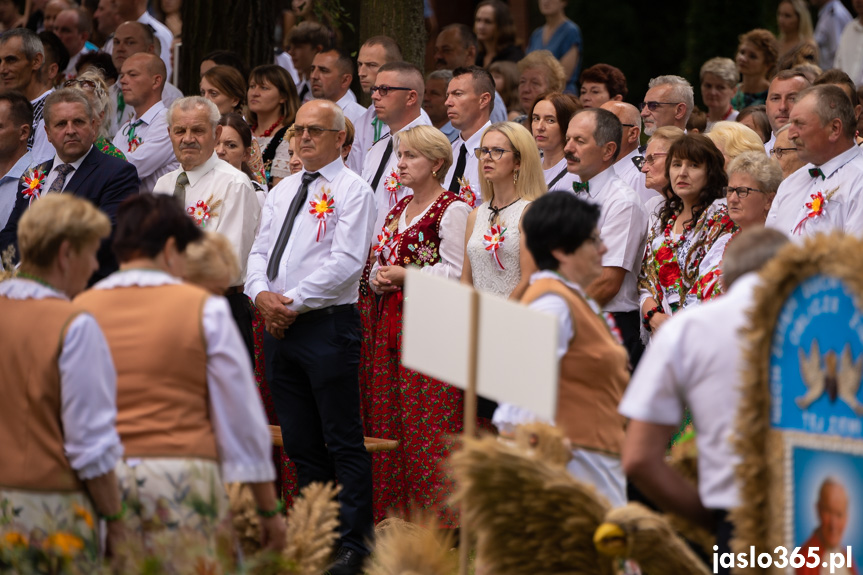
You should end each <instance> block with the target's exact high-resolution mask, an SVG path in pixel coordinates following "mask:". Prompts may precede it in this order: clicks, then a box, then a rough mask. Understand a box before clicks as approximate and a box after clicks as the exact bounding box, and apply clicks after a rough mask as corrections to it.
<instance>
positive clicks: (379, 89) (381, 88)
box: [371, 86, 413, 98]
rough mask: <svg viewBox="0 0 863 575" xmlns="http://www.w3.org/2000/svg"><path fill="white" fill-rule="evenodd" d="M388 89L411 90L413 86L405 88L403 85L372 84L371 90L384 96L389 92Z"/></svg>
mask: <svg viewBox="0 0 863 575" xmlns="http://www.w3.org/2000/svg"><path fill="white" fill-rule="evenodd" d="M390 90H407V91H410V90H413V88H405V87H404V86H372V89H371V92H372V94H374V93H375V92H380V93H381V98H386V97H387V94H389V93H390Z"/></svg>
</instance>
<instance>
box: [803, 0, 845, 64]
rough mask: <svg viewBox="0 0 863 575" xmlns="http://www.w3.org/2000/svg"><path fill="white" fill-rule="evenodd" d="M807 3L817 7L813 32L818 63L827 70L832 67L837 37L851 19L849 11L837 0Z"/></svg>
mask: <svg viewBox="0 0 863 575" xmlns="http://www.w3.org/2000/svg"><path fill="white" fill-rule="evenodd" d="M809 3H810V4H812V5H813V6H815V7H817V8H818V20H817V23H816V24H815V33H814V37H815V43H816V44H818V65H819V66H820V67H821V69H822V70H827V69H829V68H833V59H834V58H835V56H836V48H837V47H838V46H839V37H840V36H841V35H842V30H844V29H845V26H847V25H848V23H849V22H850V21H851V20H852V18H851V13H850V12H849V11H848V9H847V8H845V6H843V5H842V2H840V1H839V0H809Z"/></svg>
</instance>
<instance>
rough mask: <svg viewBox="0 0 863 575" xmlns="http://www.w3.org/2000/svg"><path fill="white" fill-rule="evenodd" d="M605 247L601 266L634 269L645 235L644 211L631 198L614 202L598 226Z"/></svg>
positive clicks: (645, 219)
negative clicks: (599, 226)
mask: <svg viewBox="0 0 863 575" xmlns="http://www.w3.org/2000/svg"><path fill="white" fill-rule="evenodd" d="M600 234H601V236H602V241H603V243H604V244H605V245H606V247H607V248H608V251H607V252H606V253H605V254H604V255H603V256H602V265H603V267H607V268H609V267H615V268H623V269H625V270H629V271H634V272H635V273H638V269H639V265H638V264H640V263H641V258H642V256H643V255H644V240H645V236H646V235H647V213H646V212H645V210H644V209H643V208H642V206H639V205H638V204H636V203H634V202H615V204H614V210H610V211H609V213H608V214H607V215H606V216H605V221H604V222H603V224H602V229H601V230H600Z"/></svg>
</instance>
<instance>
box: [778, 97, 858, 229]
mask: <svg viewBox="0 0 863 575" xmlns="http://www.w3.org/2000/svg"><path fill="white" fill-rule="evenodd" d="M825 120H826V121H825ZM790 123H791V127H790V128H789V129H788V137H789V138H790V139H791V141H792V142H793V143H794V144H795V145H796V146H797V154H798V156H799V158H800V159H801V160H803V161H805V162H808V163H807V164H806V165H804V166H803V167H802V168H800V169H799V170H797V171H796V172H794V173H793V174H791V176H789V177H788V178H786V179H785V181H783V182H782V184H781V185H780V186H779V190H778V192H777V193H776V198H775V199H774V200H773V205H772V206H771V207H770V212H768V214H767V221H766V222H765V224H764V225H766V226H768V227H771V228H776V229H778V230H779V231H781V232H782V233H784V234H787V235H788V236H790V237H791V238H792V239H794V240H800V239H801V238H803V237H805V236H811V235H814V234H816V233H820V232H830V231H832V230H839V231H843V232H845V233H849V234H857V235H859V234H860V233H861V231H863V197H861V190H863V153H861V150H860V148H858V147H857V143H856V138H855V135H856V131H857V121H856V119H855V117H854V109H853V107H852V106H851V101H850V100H849V99H848V96H847V95H846V94H845V92H843V91H842V89H841V88H839V87H837V86H833V85H829V84H825V85H821V86H813V87H811V88H808V89H806V90H804V91H802V92H800V95H799V96H798V99H797V103H796V104H795V105H794V108H793V109H792V110H791V120H790Z"/></svg>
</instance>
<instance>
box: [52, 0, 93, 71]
mask: <svg viewBox="0 0 863 575" xmlns="http://www.w3.org/2000/svg"><path fill="white" fill-rule="evenodd" d="M92 32H93V19H92V18H91V17H90V13H89V12H87V10H85V9H83V8H70V9H68V10H63V11H62V12H60V13H59V14H57V19H56V20H55V21H54V33H55V34H56V35H57V37H58V38H60V41H61V42H63V46H64V47H65V48H66V51H67V52H69V64H68V65H67V66H66V69H65V70H63V71H62V72H63V79H64V80H70V79H72V78H74V77H75V76H77V75H78V72H77V71H76V70H75V65H76V64H77V63H78V60H79V59H80V58H81V56H82V55H83V54H86V53H87V52H90V48H89V46H88V44H89V43H88V42H87V40H88V39H89V38H90V34H91V33H92ZM90 45H91V46H92V44H90ZM94 49H95V48H94Z"/></svg>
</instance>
